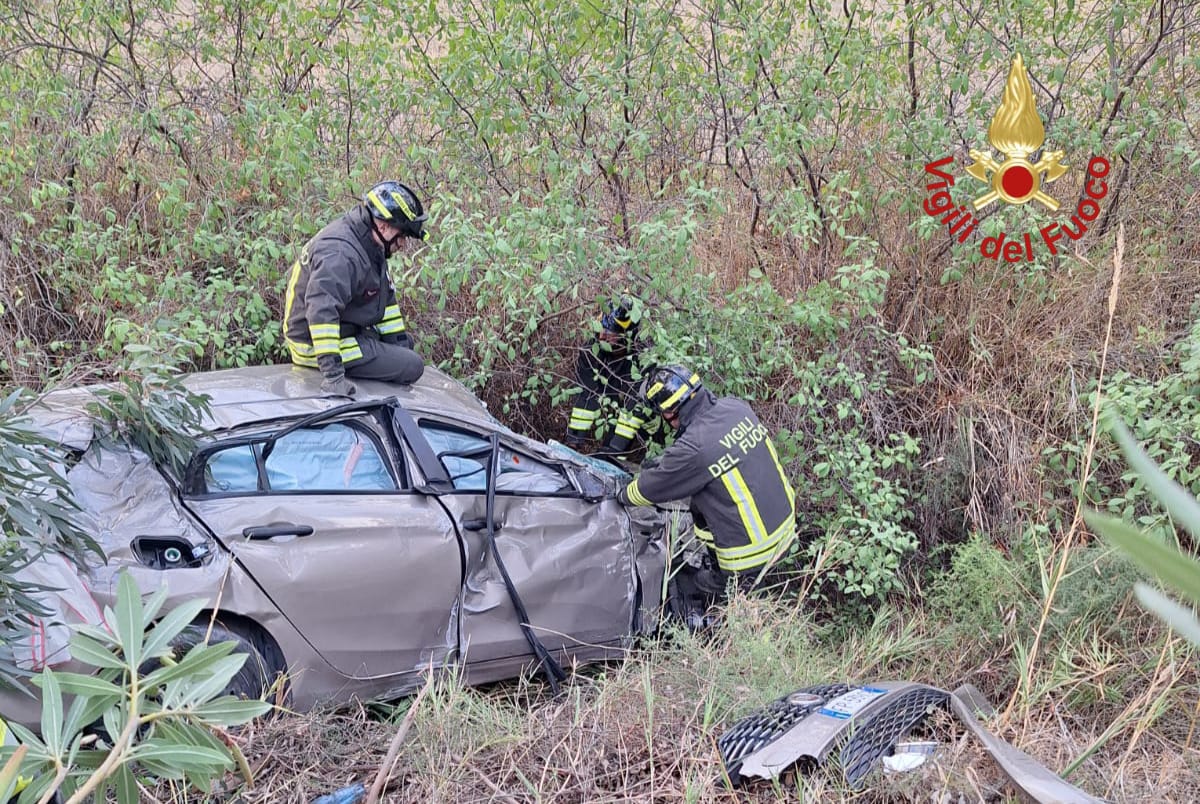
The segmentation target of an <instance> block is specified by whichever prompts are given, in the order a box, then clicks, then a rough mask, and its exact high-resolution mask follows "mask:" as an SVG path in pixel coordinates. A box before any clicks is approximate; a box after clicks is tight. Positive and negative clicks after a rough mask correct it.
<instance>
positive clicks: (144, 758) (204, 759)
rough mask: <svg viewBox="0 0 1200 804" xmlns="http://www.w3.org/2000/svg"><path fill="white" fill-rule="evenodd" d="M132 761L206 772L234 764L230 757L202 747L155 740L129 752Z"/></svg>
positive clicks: (180, 769)
mask: <svg viewBox="0 0 1200 804" xmlns="http://www.w3.org/2000/svg"><path fill="white" fill-rule="evenodd" d="M129 757H130V759H136V760H137V761H138V762H157V763H160V764H162V765H168V766H170V767H172V768H176V769H177V770H179V771H185V770H190V769H192V768H195V769H197V770H204V769H206V768H210V767H218V768H224V767H228V766H229V764H230V763H231V762H232V760H231V759H230V757H229V755H228V754H226V753H222V752H221V751H217V750H216V749H214V748H206V747H204V746H202V745H182V744H179V743H163V742H158V741H155V740H151V741H149V742H145V743H142V744H141V745H138V746H136V747H134V749H133V750H132V751H130V752H129Z"/></svg>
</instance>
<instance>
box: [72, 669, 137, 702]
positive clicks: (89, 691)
mask: <svg viewBox="0 0 1200 804" xmlns="http://www.w3.org/2000/svg"><path fill="white" fill-rule="evenodd" d="M57 678H58V685H59V687H60V688H61V689H62V691H63V692H65V693H67V694H68V695H96V696H101V697H108V696H111V697H113V698H120V697H121V696H122V695H124V690H122V689H121V688H120V687H118V686H117V685H116V684H113V683H112V682H110V681H105V680H104V679H102V678H97V677H96V676H85V675H83V674H82V673H59V674H58V677H57Z"/></svg>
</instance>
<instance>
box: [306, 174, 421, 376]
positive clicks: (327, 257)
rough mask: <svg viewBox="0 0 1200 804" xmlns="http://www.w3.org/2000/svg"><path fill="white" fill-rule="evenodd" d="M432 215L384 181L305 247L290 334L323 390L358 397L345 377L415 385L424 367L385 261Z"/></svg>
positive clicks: (412, 197) (393, 183)
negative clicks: (318, 372) (318, 377)
mask: <svg viewBox="0 0 1200 804" xmlns="http://www.w3.org/2000/svg"><path fill="white" fill-rule="evenodd" d="M426 219H427V216H426V214H425V210H424V208H423V207H422V206H421V201H420V199H418V198H417V195H416V193H414V192H413V191H412V189H410V188H409V187H408V186H406V185H404V184H401V183H400V182H398V181H384V182H380V183H379V184H376V185H375V186H374V187H372V188H371V189H370V190H368V191H367V193H366V195H364V196H363V202H362V204H360V205H358V206H356V207H355V208H354V209H352V210H350V211H349V212H347V213H345V214H344V215H342V216H341V217H340V218H338V219H337V220H335V221H334V222H333V223H330V224H329V225H328V226H326V227H325V228H324V229H322V230H321V231H320V232H318V233H317V236H316V237H314V238H313V239H312V240H310V241H308V244H307V245H305V246H304V248H303V249H302V250H301V251H300V257H299V258H298V259H297V260H296V262H295V264H293V265H292V271H291V275H290V276H289V278H288V284H287V297H286V300H285V306H284V325H283V327H284V339H285V340H286V341H287V347H288V353H289V354H290V355H291V357H292V362H293V363H295V364H296V365H298V366H308V367H310V368H317V369H320V371H321V374H322V376H323V380H322V381H321V390H322V391H324V392H325V393H327V394H332V395H337V396H351V397H352V396H354V394H355V392H356V391H357V388H356V387H355V385H354V383H352V382H350V380H348V379H346V376H347V375H349V376H351V377H360V378H362V379H365V380H382V381H384V382H394V383H402V384H409V383H414V382H416V381H417V380H418V379H419V378H420V376H421V373H422V372H423V371H424V370H425V363H424V361H422V360H421V357H420V356H419V355H418V354H417V353H416V352H415V351H413V349H414V347H415V343H414V342H413V338H412V335H410V334H409V333H408V330H407V329H406V328H405V326H404V316H403V315H401V314H400V307H399V305H398V304H397V303H396V289H395V286H394V285H393V284H392V278H391V275H390V274H389V273H388V269H387V261H388V258H390V257H391V256H392V255H394V254H395V253H396V252H397V251H399V250H400V247H401V246H400V244H401V242H402V241H403V240H404V239H405V238H413V239H415V240H424V239H425V238H426V237H427V233H426V232H425V229H424V224H425V221H426Z"/></svg>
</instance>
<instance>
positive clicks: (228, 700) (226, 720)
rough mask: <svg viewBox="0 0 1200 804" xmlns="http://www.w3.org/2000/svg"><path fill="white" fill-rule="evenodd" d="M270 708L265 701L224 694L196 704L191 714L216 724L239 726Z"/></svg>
mask: <svg viewBox="0 0 1200 804" xmlns="http://www.w3.org/2000/svg"><path fill="white" fill-rule="evenodd" d="M272 708H273V707H272V705H271V704H269V703H267V702H266V701H243V700H241V699H239V698H234V697H233V696H232V695H225V696H223V697H221V698H217V699H215V700H212V701H209V702H208V703H205V704H201V705H200V706H197V707H196V708H195V709H194V710H193V714H195V715H196V717H199V718H203V719H204V720H205V721H207V722H209V723H213V724H216V725H218V726H240V725H241V724H243V723H249V722H250V721H251V720H254V718H256V717H261V716H262V715H265V714H266V713H267V712H269V711H271V709H272Z"/></svg>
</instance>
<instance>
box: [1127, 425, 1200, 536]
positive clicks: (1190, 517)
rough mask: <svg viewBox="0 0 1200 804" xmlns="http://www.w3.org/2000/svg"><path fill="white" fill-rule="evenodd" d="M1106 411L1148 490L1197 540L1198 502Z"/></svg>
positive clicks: (1128, 457) (1131, 463) (1130, 461)
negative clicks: (1160, 467)
mask: <svg viewBox="0 0 1200 804" xmlns="http://www.w3.org/2000/svg"><path fill="white" fill-rule="evenodd" d="M1106 415H1107V416H1108V425H1109V429H1110V430H1111V431H1112V434H1113V437H1114V438H1116V439H1117V443H1119V444H1120V445H1121V451H1122V452H1124V453H1125V458H1126V459H1127V460H1128V461H1129V465H1130V466H1132V467H1133V468H1134V470H1135V471H1136V472H1137V473H1138V474H1139V475H1141V476H1142V478H1143V479H1144V480H1145V481H1146V485H1147V486H1149V487H1150V492H1151V493H1152V494H1153V495H1154V497H1155V499H1157V500H1158V501H1159V502H1160V503H1162V505H1163V507H1164V508H1166V509H1167V513H1169V514H1170V515H1171V517H1172V518H1173V519H1174V520H1175V521H1176V522H1179V523H1180V524H1181V525H1183V526H1184V527H1185V528H1187V530H1188V532H1189V533H1191V534H1192V537H1193V538H1195V539H1197V540H1200V503H1198V502H1197V501H1196V500H1195V498H1193V497H1192V495H1191V494H1189V493H1188V492H1187V490H1186V489H1184V488H1183V487H1182V486H1180V485H1179V484H1178V483H1176V482H1175V481H1174V480H1172V479H1171V478H1170V477H1168V476H1167V475H1166V473H1165V472H1163V471H1162V470H1161V469H1159V468H1158V466H1156V465H1155V463H1154V461H1152V460H1151V459H1150V456H1148V455H1147V454H1146V453H1145V451H1144V450H1143V449H1142V448H1141V447H1140V446H1138V443H1137V441H1135V440H1134V438H1133V435H1132V434H1131V433H1130V432H1129V430H1128V428H1126V427H1125V423H1124V422H1123V421H1121V420H1120V419H1119V418H1118V417H1117V416H1116V414H1115V413H1112V412H1111V411H1110V412H1109V413H1108V414H1106Z"/></svg>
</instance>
